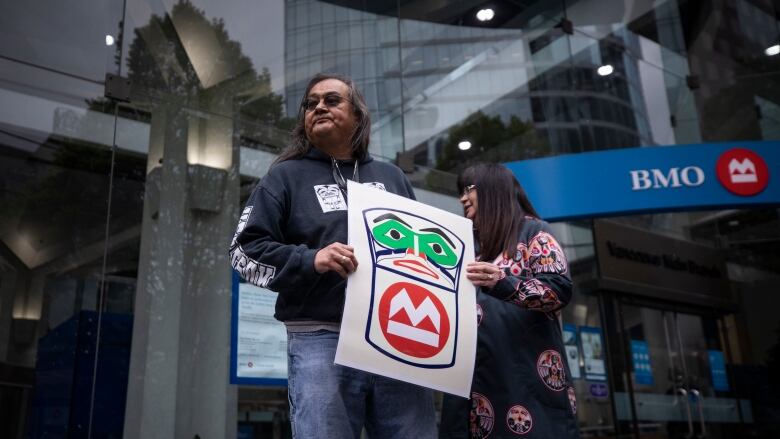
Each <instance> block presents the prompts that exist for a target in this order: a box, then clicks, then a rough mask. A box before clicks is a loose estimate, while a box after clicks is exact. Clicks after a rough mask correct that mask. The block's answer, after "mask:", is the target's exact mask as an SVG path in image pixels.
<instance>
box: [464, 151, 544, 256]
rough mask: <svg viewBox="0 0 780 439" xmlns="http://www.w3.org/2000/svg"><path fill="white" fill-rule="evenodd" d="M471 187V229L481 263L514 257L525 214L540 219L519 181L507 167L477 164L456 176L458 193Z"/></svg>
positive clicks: (493, 164)
mask: <svg viewBox="0 0 780 439" xmlns="http://www.w3.org/2000/svg"><path fill="white" fill-rule="evenodd" d="M472 184H473V185H474V186H475V190H476V191H477V214H476V216H475V217H474V227H475V229H476V230H477V236H478V238H477V239H478V240H479V253H480V258H481V259H482V260H483V261H492V260H494V259H495V258H497V257H498V256H500V255H501V254H503V253H506V254H508V255H514V253H515V246H516V245H517V235H518V234H519V233H520V226H522V225H523V219H524V217H525V216H526V215H528V216H532V217H534V218H539V214H537V213H536V209H534V207H533V205H531V201H530V200H528V196H527V195H526V194H525V191H524V190H523V187H522V186H520V182H518V181H517V179H516V178H515V176H514V175H512V172H510V171H509V169H507V168H506V167H504V166H502V165H499V164H495V163H479V164H476V165H473V166H470V167H468V168H466V169H465V170H464V171H463V172H462V173H461V174H460V175H459V176H458V193H460V194H462V193H463V190H464V189H465V188H466V186H469V185H472Z"/></svg>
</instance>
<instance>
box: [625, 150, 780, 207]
mask: <svg viewBox="0 0 780 439" xmlns="http://www.w3.org/2000/svg"><path fill="white" fill-rule="evenodd" d="M714 173H715V174H717V176H718V181H720V183H721V184H722V185H723V187H725V188H726V189H727V190H728V191H730V192H731V193H733V194H736V195H742V196H752V195H756V194H758V193H759V192H761V191H763V190H764V189H765V188H766V186H767V184H768V183H769V168H768V167H767V165H766V162H764V159H762V158H761V156H760V155H758V154H756V153H755V152H753V151H751V150H749V149H745V148H733V149H730V150H728V151H726V152H724V153H723V154H721V155H720V157H719V158H718V161H717V164H716V166H715V169H714ZM629 174H631V190H634V191H642V190H647V189H664V188H679V187H683V186H688V187H695V186H700V185H702V184H704V180H705V178H706V177H705V175H706V174H705V172H704V170H703V169H702V168H700V167H698V166H695V165H690V166H686V167H684V168H678V167H673V168H669V169H665V170H664V169H634V170H631V171H629Z"/></svg>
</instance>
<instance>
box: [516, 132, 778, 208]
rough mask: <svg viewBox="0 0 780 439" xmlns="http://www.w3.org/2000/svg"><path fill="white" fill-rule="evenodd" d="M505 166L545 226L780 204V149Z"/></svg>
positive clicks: (675, 149) (567, 158)
mask: <svg viewBox="0 0 780 439" xmlns="http://www.w3.org/2000/svg"><path fill="white" fill-rule="evenodd" d="M506 166H507V167H508V168H509V169H510V170H511V171H512V172H513V173H514V174H515V176H516V177H517V179H518V180H519V181H520V183H522V184H523V186H524V188H525V190H526V192H527V193H528V196H529V198H530V199H531V201H532V202H533V203H534V207H536V209H537V211H539V213H540V215H541V216H542V217H543V218H545V219H547V220H548V221H560V220H567V219H575V218H588V217H590V218H592V217H602V216H611V215H627V214H632V213H649V212H664V211H680V210H697V209H721V208H744V207H751V206H773V205H780V142H739V143H736V142H731V143H705V144H694V145H675V146H660V147H645V148H626V149H617V150H608V151H597V152H591V153H580V154H571V155H562V156H557V157H548V158H543V159H535V160H525V161H521V162H512V163H507V164H506Z"/></svg>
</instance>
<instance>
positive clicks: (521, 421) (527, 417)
mask: <svg viewBox="0 0 780 439" xmlns="http://www.w3.org/2000/svg"><path fill="white" fill-rule="evenodd" d="M506 426H507V427H509V429H510V430H512V431H513V432H514V433H517V434H526V433H528V432H529V431H531V428H533V426H534V424H533V419H532V418H531V412H529V411H528V409H527V408H525V407H523V406H521V405H516V406H512V408H510V409H509V411H508V412H507V414H506Z"/></svg>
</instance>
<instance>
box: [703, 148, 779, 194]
mask: <svg viewBox="0 0 780 439" xmlns="http://www.w3.org/2000/svg"><path fill="white" fill-rule="evenodd" d="M715 168H716V169H717V172H718V180H720V184H722V185H723V187H725V188H726V189H728V191H729V192H731V193H733V194H736V195H741V196H743V197H749V196H751V195H756V194H758V193H759V192H761V191H763V190H764V189H765V188H766V186H767V184H769V168H767V166H766V162H764V159H762V158H761V156H760V155H758V154H756V153H755V152H753V151H751V150H749V149H745V148H732V149H730V150H728V151H726V152H724V153H723V154H721V156H720V158H718V163H717V165H716V166H715Z"/></svg>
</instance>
